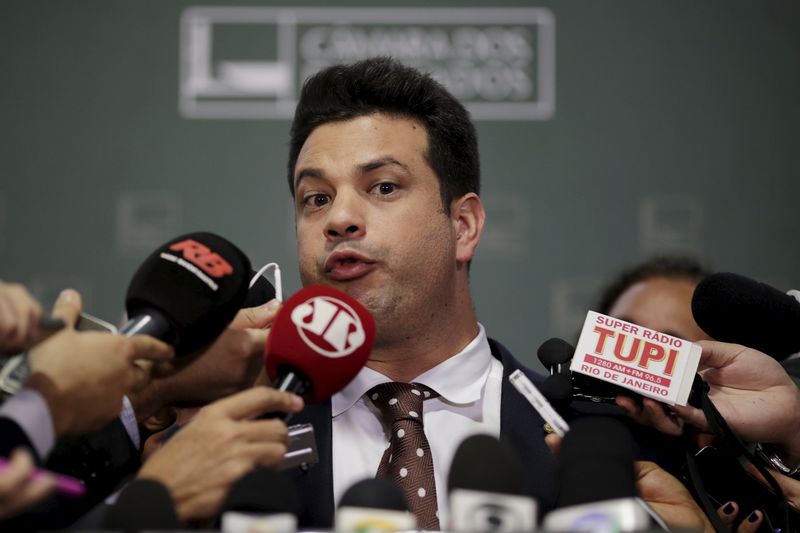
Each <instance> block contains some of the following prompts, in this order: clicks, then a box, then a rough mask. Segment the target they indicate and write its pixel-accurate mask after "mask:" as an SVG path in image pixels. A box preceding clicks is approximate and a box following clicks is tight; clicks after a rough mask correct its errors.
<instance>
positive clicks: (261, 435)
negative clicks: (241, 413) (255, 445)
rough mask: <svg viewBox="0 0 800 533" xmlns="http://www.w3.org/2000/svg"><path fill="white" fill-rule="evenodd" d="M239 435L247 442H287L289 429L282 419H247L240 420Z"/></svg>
mask: <svg viewBox="0 0 800 533" xmlns="http://www.w3.org/2000/svg"><path fill="white" fill-rule="evenodd" d="M241 424H242V426H241V427H240V429H239V436H240V437H241V438H242V439H244V440H245V441H248V442H277V443H281V444H286V443H288V442H289V430H288V429H287V427H286V424H285V423H284V422H283V421H282V420H277V419H271V420H248V421H244V422H241Z"/></svg>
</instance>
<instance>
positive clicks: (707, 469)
mask: <svg viewBox="0 0 800 533" xmlns="http://www.w3.org/2000/svg"><path fill="white" fill-rule="evenodd" d="M694 458H695V464H696V465H697V468H698V471H699V473H700V476H701V477H702V479H703V485H704V487H703V488H704V490H705V493H706V495H707V496H708V498H709V499H710V500H711V503H712V505H714V507H716V508H719V507H721V506H722V505H725V504H726V503H727V502H736V504H737V505H738V506H739V513H738V514H737V516H736V520H735V521H734V523H733V528H732V529H734V530H735V529H736V527H738V525H739V524H740V523H741V522H743V521H745V520H747V517H748V516H750V514H751V513H752V512H753V511H755V510H760V511H761V512H762V513H763V514H764V521H763V522H762V523H761V526H760V527H759V529H758V531H759V532H762V533H767V532H772V531H774V530H775V527H774V526H773V523H772V522H773V521H774V519H775V517H780V516H781V513H783V509H782V508H781V507H780V505H779V502H780V499H779V498H778V497H777V496H776V495H775V494H774V493H773V492H772V491H771V490H770V489H769V488H768V487H767V486H766V485H764V484H763V483H761V482H760V481H759V480H757V479H756V478H755V477H753V476H752V475H750V474H749V473H747V471H745V470H744V468H742V466H741V465H740V464H739V462H738V461H737V460H736V458H734V457H731V456H730V455H727V454H726V453H725V452H723V451H720V450H719V449H717V448H715V447H713V446H706V447H704V448H702V449H701V450H700V451H699V452H697V453H696V454H695V457H694ZM681 476H682V477H683V479H684V480H685V481H686V482H687V485H688V486H689V487H690V488H692V484H691V479H690V476H689V472H688V470H687V468H686V467H685V466H684V468H683V469H682V471H681ZM789 522H790V527H789V529H788V530H789V531H797V530H798V528H800V512H798V510H797V509H795V508H793V507H791V506H790V507H789Z"/></svg>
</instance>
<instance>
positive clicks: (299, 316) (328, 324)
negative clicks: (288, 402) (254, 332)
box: [264, 285, 375, 403]
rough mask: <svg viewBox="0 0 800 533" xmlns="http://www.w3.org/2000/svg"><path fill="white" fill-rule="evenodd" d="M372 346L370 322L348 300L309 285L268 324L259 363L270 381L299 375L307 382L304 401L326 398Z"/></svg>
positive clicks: (353, 373) (367, 315)
mask: <svg viewBox="0 0 800 533" xmlns="http://www.w3.org/2000/svg"><path fill="white" fill-rule="evenodd" d="M373 342H375V320H374V319H373V318H372V315H371V314H370V313H369V311H367V309H366V308H365V307H364V306H363V305H361V304H360V303H359V302H358V301H356V300H355V299H354V298H352V297H351V296H348V295H347V294H345V293H343V292H341V291H338V290H336V289H334V288H332V287H329V286H327V285H311V286H309V287H305V288H304V289H302V290H300V291H298V292H297V293H295V294H294V295H292V297H291V298H289V299H288V300H286V301H285V302H284V304H283V306H282V307H281V309H280V311H278V314H277V315H276V316H275V320H274V321H273V323H272V329H271V331H270V335H269V338H268V340H267V345H266V346H265V348H264V365H265V368H266V371H267V375H268V376H269V377H270V379H271V380H272V382H273V383H275V382H276V381H278V380H279V378H280V377H281V376H284V375H286V374H288V373H289V372H300V373H301V374H303V375H304V376H305V377H306V378H307V379H308V381H309V382H310V383H311V391H306V393H304V394H303V396H304V398H305V400H306V402H307V403H318V402H322V401H325V400H327V399H328V398H330V397H331V396H332V395H333V394H335V393H336V392H338V391H339V390H341V389H342V388H344V387H345V386H346V385H347V384H348V383H350V381H352V379H353V378H354V377H355V376H356V374H358V372H359V370H361V368H362V367H363V366H364V364H365V363H366V362H367V358H368V357H369V353H370V350H372V344H373Z"/></svg>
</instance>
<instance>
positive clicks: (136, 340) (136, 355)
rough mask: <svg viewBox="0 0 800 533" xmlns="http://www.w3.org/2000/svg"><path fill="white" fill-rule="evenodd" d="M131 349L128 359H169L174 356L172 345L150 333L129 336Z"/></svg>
mask: <svg viewBox="0 0 800 533" xmlns="http://www.w3.org/2000/svg"><path fill="white" fill-rule="evenodd" d="M129 339H130V341H131V347H132V348H133V351H132V352H131V353H130V360H131V361H134V360H137V359H146V360H148V361H169V360H170V359H172V358H173V357H174V356H175V350H173V348H172V346H170V345H169V344H166V343H164V342H161V341H160V340H158V339H156V338H155V337H151V336H150V335H134V336H132V337H129Z"/></svg>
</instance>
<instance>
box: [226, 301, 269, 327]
mask: <svg viewBox="0 0 800 533" xmlns="http://www.w3.org/2000/svg"><path fill="white" fill-rule="evenodd" d="M280 308H281V304H280V302H278V300H275V299H272V300H270V301H268V302H267V303H265V304H262V305H259V306H258V307H245V308H244V309H240V310H239V312H238V313H236V316H235V317H234V318H233V321H232V322H231V324H230V327H232V328H234V329H245V328H254V329H262V328H265V327H267V326H268V325H269V324H271V323H272V320H273V319H274V318H275V315H276V314H277V313H278V309H280Z"/></svg>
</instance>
